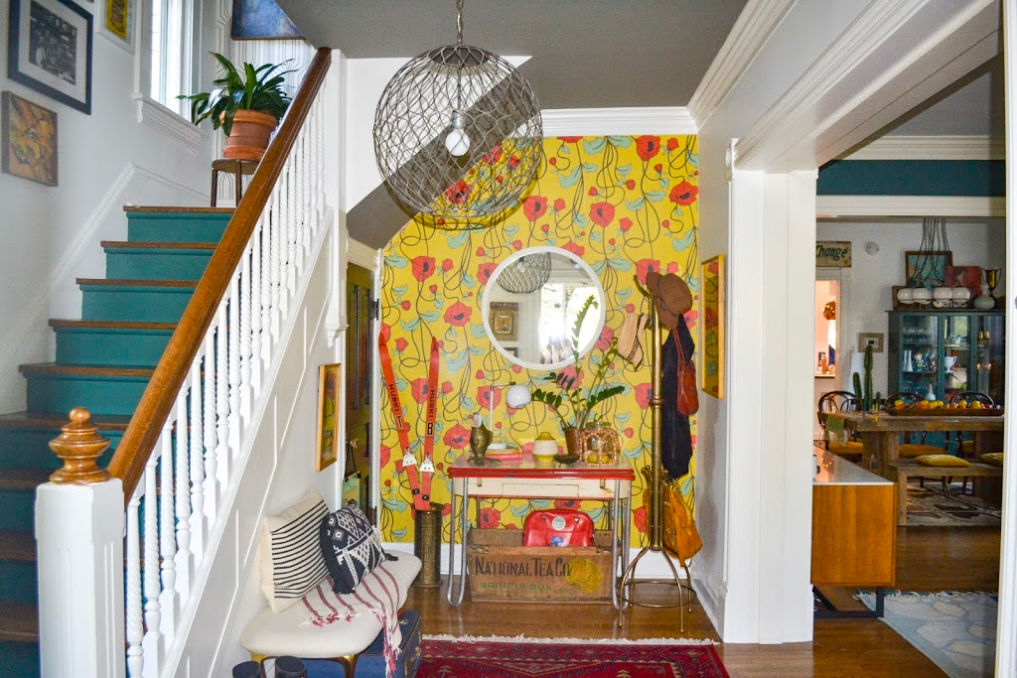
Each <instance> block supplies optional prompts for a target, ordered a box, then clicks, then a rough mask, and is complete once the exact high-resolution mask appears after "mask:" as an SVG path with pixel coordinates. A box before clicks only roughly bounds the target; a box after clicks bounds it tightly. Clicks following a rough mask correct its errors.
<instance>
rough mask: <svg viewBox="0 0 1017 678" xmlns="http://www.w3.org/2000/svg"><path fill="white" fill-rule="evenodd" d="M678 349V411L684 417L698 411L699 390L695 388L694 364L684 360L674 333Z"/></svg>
mask: <svg viewBox="0 0 1017 678" xmlns="http://www.w3.org/2000/svg"><path fill="white" fill-rule="evenodd" d="M674 343H675V346H676V347H677V348H678V411H679V412H680V413H681V414H684V415H685V416H686V417H688V416H691V415H693V414H695V413H696V412H697V411H699V389H697V388H696V363H695V362H693V360H692V359H691V358H689V359H688V360H686V359H685V351H683V350H682V342H681V338H680V337H678V335H677V333H675V342H674Z"/></svg>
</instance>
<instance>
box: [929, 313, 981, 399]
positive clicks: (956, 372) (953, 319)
mask: <svg viewBox="0 0 1017 678" xmlns="http://www.w3.org/2000/svg"><path fill="white" fill-rule="evenodd" d="M971 325H972V323H971V316H968V315H945V316H943V322H942V338H943V384H942V388H941V389H940V390H938V391H936V395H937V396H939V395H940V394H942V395H941V398H940V399H941V400H942V401H943V402H947V403H948V402H950V398H951V397H952V396H953V394H954V393H959V392H960V391H971V390H980V389H973V388H969V387H968V384H969V382H970V380H971V378H972V375H973V374H974V372H973V371H972V369H971V364H972V356H971V331H972V329H973V328H972V326H971Z"/></svg>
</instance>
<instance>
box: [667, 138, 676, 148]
mask: <svg viewBox="0 0 1017 678" xmlns="http://www.w3.org/2000/svg"><path fill="white" fill-rule="evenodd" d="M676 148H678V140H677V139H675V138H674V137H671V138H670V139H668V140H667V150H669V151H673V150H674V149H676Z"/></svg>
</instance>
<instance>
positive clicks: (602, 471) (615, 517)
mask: <svg viewBox="0 0 1017 678" xmlns="http://www.w3.org/2000/svg"><path fill="white" fill-rule="evenodd" d="M447 472H448V475H449V478H450V479H451V481H452V505H451V507H450V508H451V516H450V521H451V525H450V532H449V544H448V562H449V584H448V592H447V595H446V598H447V600H448V602H449V604H450V605H453V606H455V605H459V604H460V603H462V602H463V595H464V594H465V592H466V580H467V577H468V576H469V573H468V572H467V566H466V561H467V545H466V536H467V534H468V533H469V529H470V520H469V504H470V498H471V497H472V498H474V499H478V500H479V499H482V498H492V497H496V498H516V499H591V500H598V501H607V502H611V511H610V513H609V514H608V515H609V516H610V520H611V530H612V539H611V578H612V582H614V585H612V587H611V603H612V604H613V605H614V607H615V609H620V605H621V601H620V599H619V596H618V586H617V581H618V577H619V575H620V573H621V572H624V571H625V568H626V566H627V565H628V555H629V548H628V545H629V523H630V522H631V521H630V515H629V512H630V499H631V495H632V481H633V480H634V479H635V473H633V471H632V467H631V466H630V465H629V463H628V461H626V460H622V461H620V462H619V463H618V464H616V465H613V466H596V465H590V464H581V463H577V464H573V465H570V466H569V465H564V464H558V463H551V464H545V463H540V464H538V463H537V462H536V461H535V460H534V458H533V456H532V455H530V454H525V455H523V458H522V459H521V460H519V461H503V462H499V463H495V464H491V463H488V464H485V465H483V466H477V465H475V464H472V463H470V460H469V456H468V455H464V456H461V457H459V458H458V459H456V462H455V463H454V464H453V465H452V466H450V467H448V469H447ZM457 505H458V506H459V509H458V511H457ZM477 514H478V520H477V522H478V525H479V522H480V521H479V514H480V503H479V501H478V502H477ZM457 523H458V534H459V535H460V542H461V545H462V548H461V549H460V551H459V585H458V587H453V584H452V578H453V572H452V570H453V563H454V562H455V544H456V533H457V527H456V525H457Z"/></svg>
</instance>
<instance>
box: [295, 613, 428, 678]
mask: <svg viewBox="0 0 1017 678" xmlns="http://www.w3.org/2000/svg"><path fill="white" fill-rule="evenodd" d="M399 631H400V632H401V633H402V635H403V640H402V643H401V644H400V646H399V647H400V649H402V652H401V653H400V655H399V657H398V658H397V659H396V670H395V678H413V677H414V676H415V675H417V669H418V668H420V613H419V612H417V611H416V610H406V611H405V612H403V613H402V614H401V615H400V616H399ZM383 635H384V633H379V634H378V637H377V638H375V639H374V642H372V643H371V644H370V645H369V646H368V647H367V649H366V650H364V651H363V652H361V653H360V655H358V657H357V670H356V673H355V674H354V678H385V654H384V651H383V648H384V643H385V640H384V638H383ZM304 665H305V666H306V667H307V678H345V676H344V674H343V667H342V665H340V664H337V663H335V662H332V661H328V660H326V659H305V660H304Z"/></svg>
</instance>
